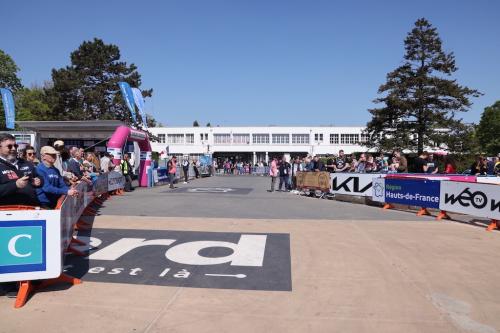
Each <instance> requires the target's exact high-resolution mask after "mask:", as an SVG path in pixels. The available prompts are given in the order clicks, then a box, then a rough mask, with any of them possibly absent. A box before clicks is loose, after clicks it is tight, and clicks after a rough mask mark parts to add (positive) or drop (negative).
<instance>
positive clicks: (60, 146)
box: [53, 140, 64, 175]
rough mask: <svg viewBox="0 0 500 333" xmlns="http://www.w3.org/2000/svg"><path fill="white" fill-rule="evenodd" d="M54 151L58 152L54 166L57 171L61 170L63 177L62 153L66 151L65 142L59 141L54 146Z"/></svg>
mask: <svg viewBox="0 0 500 333" xmlns="http://www.w3.org/2000/svg"><path fill="white" fill-rule="evenodd" d="M53 146H54V149H55V150H56V151H57V158H56V162H55V163H54V166H55V167H56V169H57V170H59V173H60V174H61V175H62V174H63V161H62V157H61V153H62V151H63V150H64V141H62V140H57V141H56V142H54V144H53Z"/></svg>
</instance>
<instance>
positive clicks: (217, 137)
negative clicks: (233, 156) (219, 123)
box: [214, 134, 231, 145]
mask: <svg viewBox="0 0 500 333" xmlns="http://www.w3.org/2000/svg"><path fill="white" fill-rule="evenodd" d="M230 143H231V134H214V144H216V145H228V144H230Z"/></svg>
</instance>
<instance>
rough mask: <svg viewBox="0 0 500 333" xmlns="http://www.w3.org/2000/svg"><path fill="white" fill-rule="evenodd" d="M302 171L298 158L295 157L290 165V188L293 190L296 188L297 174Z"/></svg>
mask: <svg viewBox="0 0 500 333" xmlns="http://www.w3.org/2000/svg"><path fill="white" fill-rule="evenodd" d="M299 171H303V165H302V163H301V162H300V158H299V157H295V160H294V161H293V163H292V188H293V189H295V188H296V187H297V172H299Z"/></svg>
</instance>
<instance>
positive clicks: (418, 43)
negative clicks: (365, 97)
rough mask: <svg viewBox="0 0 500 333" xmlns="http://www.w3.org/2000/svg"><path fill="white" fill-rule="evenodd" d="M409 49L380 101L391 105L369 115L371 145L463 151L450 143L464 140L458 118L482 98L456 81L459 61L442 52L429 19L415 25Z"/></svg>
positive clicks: (390, 75)
mask: <svg viewBox="0 0 500 333" xmlns="http://www.w3.org/2000/svg"><path fill="white" fill-rule="evenodd" d="M404 44H405V51H406V53H405V55H404V61H403V64H402V65H401V66H400V67H398V68H396V69H395V70H394V71H392V72H390V73H388V74H387V82H386V83H384V84H382V85H381V86H380V88H379V89H378V93H379V94H383V96H382V97H380V98H377V99H375V100H374V102H375V103H377V104H378V103H383V104H385V105H384V106H383V107H381V108H374V109H370V110H369V112H370V113H371V114H372V116H373V117H372V120H371V121H370V122H369V123H368V124H367V129H366V132H367V133H369V134H370V142H369V145H370V146H374V147H378V148H379V149H393V148H408V149H412V150H417V151H418V152H422V151H423V149H424V146H429V145H433V144H437V143H442V144H445V145H454V146H455V147H458V146H460V145H458V144H457V143H456V142H450V139H451V138H453V139H454V140H455V141H456V139H460V137H458V138H457V137H456V136H455V134H456V133H459V132H461V131H463V130H464V128H463V125H462V121H461V120H460V119H456V118H455V115H456V113H458V112H466V111H468V109H469V108H470V106H471V104H472V103H471V102H470V100H469V98H470V97H471V96H472V97H478V96H479V95H480V94H481V93H479V92H478V91H477V90H473V89H469V88H467V87H465V86H461V85H459V84H458V83H457V82H456V80H453V79H451V78H450V76H451V74H452V73H454V72H455V71H456V70H457V67H456V66H455V57H454V55H453V53H445V52H444V51H443V50H442V47H441V39H440V38H439V35H438V33H437V31H436V28H434V27H432V25H431V24H430V23H429V22H428V21H427V20H426V19H424V18H421V19H419V20H417V21H416V22H415V27H414V28H413V29H412V31H411V32H410V33H408V35H407V37H406V39H405V41H404ZM442 129H446V130H442Z"/></svg>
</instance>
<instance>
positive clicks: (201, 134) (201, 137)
mask: <svg viewBox="0 0 500 333" xmlns="http://www.w3.org/2000/svg"><path fill="white" fill-rule="evenodd" d="M200 140H201V141H203V133H200Z"/></svg>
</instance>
